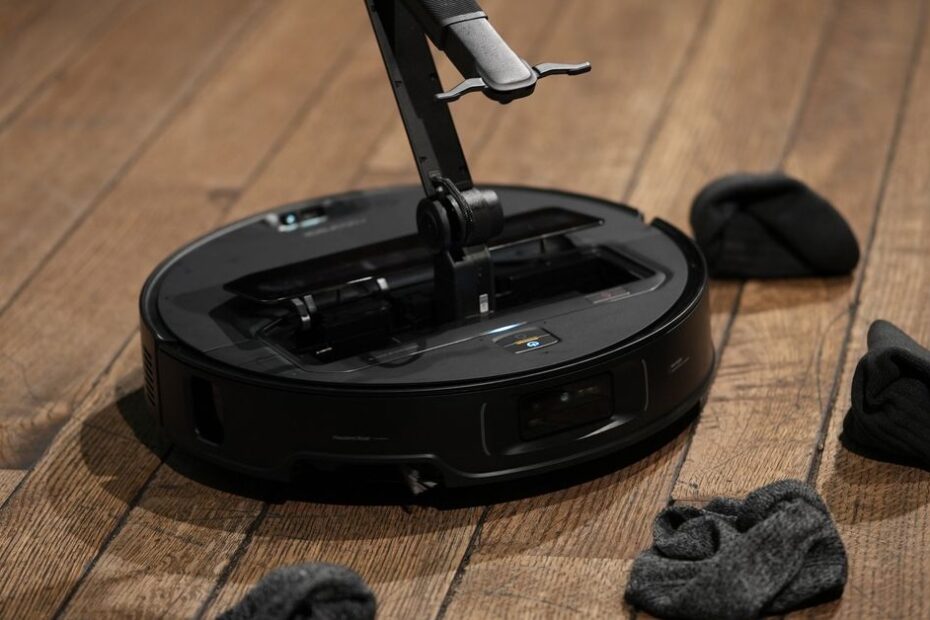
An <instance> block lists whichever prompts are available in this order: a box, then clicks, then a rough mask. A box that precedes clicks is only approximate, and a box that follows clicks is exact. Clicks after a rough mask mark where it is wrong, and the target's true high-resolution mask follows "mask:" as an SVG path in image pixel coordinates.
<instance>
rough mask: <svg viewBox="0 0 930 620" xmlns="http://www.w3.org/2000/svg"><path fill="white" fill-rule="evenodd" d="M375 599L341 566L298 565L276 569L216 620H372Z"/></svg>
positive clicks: (370, 592) (368, 590) (353, 575)
mask: <svg viewBox="0 0 930 620" xmlns="http://www.w3.org/2000/svg"><path fill="white" fill-rule="evenodd" d="M375 609H376V603H375V595H374V594H373V593H372V591H371V590H370V589H369V588H368V586H367V585H365V582H364V581H362V578H361V577H359V576H358V574H356V573H355V572H354V571H352V570H349V569H348V568H346V567H344V566H336V565H334V564H299V565H297V566H284V567H281V568H277V569H275V570H273V571H271V572H270V573H268V574H267V575H265V577H264V578H262V580H261V581H260V582H259V583H258V585H256V586H255V587H254V588H252V589H251V590H250V591H249V593H248V594H246V595H245V597H244V598H243V599H242V600H241V601H239V603H238V604H236V606H235V607H232V608H231V609H228V610H226V611H225V612H223V613H222V614H221V615H220V616H219V620H371V619H372V618H374V617H375Z"/></svg>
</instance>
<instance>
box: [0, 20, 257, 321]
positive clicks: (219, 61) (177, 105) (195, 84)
mask: <svg viewBox="0 0 930 620" xmlns="http://www.w3.org/2000/svg"><path fill="white" fill-rule="evenodd" d="M268 6H270V5H267V4H256V5H254V7H253V8H252V10H250V11H249V12H247V13H245V14H244V15H243V16H242V17H241V19H240V23H239V24H238V25H237V26H236V27H235V28H233V29H232V31H231V32H230V33H229V34H228V35H227V36H226V38H225V40H224V41H222V42H221V43H220V44H218V45H217V46H216V48H215V49H214V50H213V51H212V52H211V53H210V55H209V57H208V60H207V61H206V63H205V65H204V68H203V69H202V71H201V72H200V73H199V74H197V75H196V76H194V77H192V78H190V80H189V84H188V85H187V87H186V88H185V89H184V90H183V91H182V92H181V93H180V94H178V95H177V96H176V97H175V99H174V100H173V101H172V102H171V103H170V104H169V105H168V106H167V107H166V110H165V112H164V114H163V116H162V117H161V118H160V119H159V120H158V121H157V122H156V123H155V126H154V127H152V129H151V130H150V131H149V133H148V134H147V135H145V136H144V137H143V138H142V139H141V140H140V141H139V143H138V145H136V147H135V148H134V149H133V150H132V152H131V153H130V154H129V155H128V157H127V158H126V159H125V160H124V161H123V162H122V164H120V165H119V166H117V168H116V170H115V172H114V173H113V174H112V175H111V176H110V178H108V179H107V180H106V181H105V182H104V183H103V185H101V186H100V188H99V189H98V190H97V191H96V192H95V193H94V194H93V195H92V196H91V197H90V198H89V199H88V201H87V204H86V207H85V208H84V209H83V210H82V211H81V212H80V213H79V214H78V215H77V217H75V219H74V221H73V222H71V223H70V224H69V225H68V227H67V228H66V229H65V230H64V231H62V234H61V236H60V237H59V238H58V239H57V240H56V241H55V243H54V245H53V246H52V247H51V248H49V250H48V251H47V252H46V253H45V254H44V255H43V256H42V257H41V258H40V259H39V260H38V261H36V264H35V265H34V266H33V268H32V269H30V270H29V272H28V273H26V274H25V275H24V277H23V278H22V281H21V282H20V283H19V284H18V285H17V286H16V287H15V288H14V289H13V290H12V291H11V292H10V295H9V297H8V298H7V300H6V302H5V303H2V304H0V316H2V315H3V314H4V313H5V312H6V311H7V310H8V309H9V308H10V307H12V305H13V304H14V303H15V302H16V301H17V300H18V299H19V296H20V295H21V294H22V292H23V291H24V290H25V289H26V288H27V286H28V285H29V283H30V282H31V281H32V279H33V278H34V277H35V276H36V274H37V273H39V272H40V271H41V270H42V269H43V268H44V267H45V266H46V265H47V264H48V263H49V262H50V261H51V260H52V259H53V258H54V257H55V256H56V255H57V253H58V250H59V249H60V248H61V247H62V246H64V244H66V243H67V242H68V240H69V239H70V238H71V237H72V236H73V235H74V233H75V232H76V231H77V230H78V229H79V228H80V227H81V225H82V224H83V223H84V222H85V221H86V220H87V219H88V218H89V217H90V216H91V215H92V214H93V213H95V212H96V210H97V207H98V206H99V205H100V204H102V203H103V201H104V200H106V198H107V196H109V195H110V194H111V193H112V192H113V190H114V189H115V188H116V187H117V186H118V185H119V183H120V182H121V181H122V180H123V179H124V178H125V177H126V175H127V174H128V173H129V172H130V171H131V170H132V168H133V167H134V166H135V165H136V163H137V162H138V161H139V160H140V159H141V158H142V157H143V156H144V155H145V153H146V152H148V150H149V148H150V147H151V146H152V145H153V144H155V142H156V141H157V140H158V138H159V136H161V135H162V132H163V131H164V130H165V129H166V128H167V127H168V126H169V125H170V124H171V123H172V122H173V121H174V120H175V118H177V115H178V114H180V113H181V112H183V111H184V110H185V109H186V108H187V106H188V105H190V103H191V102H192V101H194V99H196V97H197V94H198V93H199V92H200V91H201V89H202V88H203V87H204V86H205V85H206V84H207V83H209V81H210V79H211V78H212V77H214V76H215V75H216V73H217V72H218V71H220V70H221V69H222V68H223V66H225V62H224V61H225V60H226V58H227V57H228V55H229V52H230V51H231V50H232V49H234V48H235V47H236V45H238V44H240V43H242V41H243V40H244V39H245V37H246V36H247V35H248V34H249V33H250V32H252V31H253V30H254V29H255V28H257V27H258V25H259V24H261V23H262V22H264V18H265V17H267V14H268V12H269V11H270V9H268V8H267V7H268ZM262 13H264V15H262Z"/></svg>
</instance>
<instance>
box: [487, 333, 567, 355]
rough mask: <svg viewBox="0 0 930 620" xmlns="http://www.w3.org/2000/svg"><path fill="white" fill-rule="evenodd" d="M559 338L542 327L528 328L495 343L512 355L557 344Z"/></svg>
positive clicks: (503, 337) (498, 339)
mask: <svg viewBox="0 0 930 620" xmlns="http://www.w3.org/2000/svg"><path fill="white" fill-rule="evenodd" d="M558 341H559V339H558V338H556V337H555V336H553V335H552V334H550V333H549V332H547V331H546V330H544V329H542V328H540V327H527V328H524V329H521V330H519V331H516V332H511V333H509V334H507V335H505V336H501V337H500V338H497V339H496V340H495V341H494V342H496V343H497V344H498V345H500V346H501V347H503V348H504V349H506V350H507V351H510V352H511V353H526V352H527V351H535V350H537V349H542V348H543V347H548V346H549V345H553V344H556V343H557V342H558Z"/></svg>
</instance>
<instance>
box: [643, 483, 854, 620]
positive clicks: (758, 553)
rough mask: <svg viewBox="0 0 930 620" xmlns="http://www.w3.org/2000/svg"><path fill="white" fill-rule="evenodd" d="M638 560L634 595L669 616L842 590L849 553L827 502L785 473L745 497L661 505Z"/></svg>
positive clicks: (749, 613)
mask: <svg viewBox="0 0 930 620" xmlns="http://www.w3.org/2000/svg"><path fill="white" fill-rule="evenodd" d="M653 536H654V543H653V546H652V548H650V549H647V550H646V551H644V552H643V553H641V554H640V555H639V557H637V558H636V560H635V561H634V562H633V569H632V572H631V574H630V581H629V583H628V584H627V589H626V599H627V601H628V602H629V603H631V604H632V605H634V606H636V607H639V608H641V609H644V610H646V611H647V612H649V613H651V614H653V615H655V616H658V617H660V618H677V619H692V618H694V619H702V618H707V619H737V618H757V617H759V616H762V615H767V614H777V613H785V612H788V611H791V610H793V609H799V608H801V607H806V606H809V605H813V604H816V603H819V602H823V601H825V600H830V599H832V598H836V597H837V596H839V595H840V594H842V591H843V586H844V584H845V583H846V551H845V549H844V548H843V542H842V540H840V537H839V534H838V533H837V531H836V527H835V526H834V525H833V520H832V518H831V517H830V513H829V511H828V510H827V507H826V505H825V504H824V503H823V500H821V499H820V497H819V496H818V495H817V493H816V492H814V490H813V489H811V488H810V487H809V486H808V485H806V484H804V483H802V482H798V481H796V480H783V481H780V482H775V483H773V484H770V485H767V486H765V487H762V488H761V489H757V490H756V491H753V492H752V493H750V494H749V495H748V496H747V497H746V499H745V500H743V501H739V500H730V499H715V500H713V501H711V502H710V503H709V504H708V505H707V507H706V508H704V509H700V508H694V507H691V506H673V507H671V508H667V509H665V510H663V511H662V512H661V513H659V516H658V517H657V518H656V521H655V525H654V527H653Z"/></svg>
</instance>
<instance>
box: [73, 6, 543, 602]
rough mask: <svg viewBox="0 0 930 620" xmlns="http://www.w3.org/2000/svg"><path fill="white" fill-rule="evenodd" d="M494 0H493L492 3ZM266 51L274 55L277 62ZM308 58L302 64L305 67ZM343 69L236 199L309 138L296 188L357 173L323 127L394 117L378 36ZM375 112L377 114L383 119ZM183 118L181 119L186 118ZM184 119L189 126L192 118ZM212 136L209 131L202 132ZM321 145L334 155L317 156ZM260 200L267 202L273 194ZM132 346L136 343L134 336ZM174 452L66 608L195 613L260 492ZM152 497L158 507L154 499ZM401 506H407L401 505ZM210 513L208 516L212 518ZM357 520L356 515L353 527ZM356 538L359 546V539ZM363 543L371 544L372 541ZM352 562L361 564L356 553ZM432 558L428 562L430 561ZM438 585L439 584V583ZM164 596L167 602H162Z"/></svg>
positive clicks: (271, 183)
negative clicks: (233, 485) (380, 106)
mask: <svg viewBox="0 0 930 620" xmlns="http://www.w3.org/2000/svg"><path fill="white" fill-rule="evenodd" d="M548 5H549V7H550V8H552V7H554V6H555V2H554V1H551V2H549V3H548ZM294 6H295V7H296V6H297V5H294ZM300 6H301V7H303V8H302V9H301V11H302V12H301V13H296V12H295V11H291V13H292V14H291V15H289V16H288V18H287V19H282V20H280V21H281V23H282V24H285V23H288V24H293V26H291V28H292V30H291V33H292V34H293V35H294V36H296V35H297V34H298V33H299V32H302V31H303V32H305V31H306V23H307V22H308V21H309V19H310V12H309V9H310V5H307V4H304V5H300ZM536 6H537V7H538V6H539V4H538V3H537V4H536ZM490 8H491V9H493V8H494V7H493V3H492V5H491V6H490ZM516 8H517V7H515V6H514V7H513V9H511V8H510V7H508V10H507V11H502V12H501V14H500V15H498V16H497V19H498V20H501V19H502V21H504V22H505V23H506V21H507V16H508V15H509V16H511V18H512V20H513V21H515V20H516V19H517V18H518V17H522V15H524V14H525V8H526V7H525V6H523V7H519V8H520V12H519V13H518V11H517V10H515V9H516ZM537 10H538V8H537ZM352 18H353V19H356V18H358V19H359V23H362V20H364V19H365V17H364V12H362V11H357V12H354V13H353V17H352ZM334 32H336V31H334ZM285 34H286V33H280V32H277V33H274V32H262V33H261V37H262V38H263V39H266V40H268V41H269V42H277V45H278V46H280V43H281V39H282V38H284V39H285V40H286V39H287V36H285ZM523 34H524V37H526V36H535V35H536V34H537V33H536V32H534V31H533V30H532V29H531V30H529V31H528V32H525V33H523ZM304 40H308V41H309V40H310V39H306V38H305V37H304ZM270 44H271V43H269V45H270ZM253 53H254V52H253ZM279 53H280V54H282V55H285V54H286V55H288V56H291V57H293V58H294V59H295V61H296V62H303V60H304V58H305V56H306V54H308V53H309V50H303V51H302V53H301V52H299V51H295V50H293V49H290V50H287V49H286V50H283V51H282V52H279ZM270 60H271V59H269V64H274V63H271V62H270ZM273 60H275V62H279V61H280V59H278V58H274V59H273ZM231 64H232V63H231ZM256 64H257V63H256ZM303 68H304V69H306V67H303ZM259 69H263V70H264V71H265V72H267V70H268V67H263V66H261V65H260V64H258V66H257V67H256V69H255V70H256V71H258V70H259ZM340 69H341V70H342V71H341V73H340V75H339V76H337V77H336V78H335V79H334V80H333V81H332V83H331V84H330V85H329V87H328V88H329V89H330V90H329V91H328V92H330V91H331V92H332V93H333V94H334V95H336V96H333V97H329V96H327V97H326V98H324V99H320V100H319V101H318V102H315V105H314V106H312V108H311V109H309V110H307V111H306V113H305V114H302V122H300V123H299V124H297V126H296V127H292V129H293V130H294V131H293V134H291V133H289V135H288V137H289V139H290V140H291V142H302V141H303V142H304V144H305V145H304V146H303V147H302V148H299V149H296V150H294V149H287V148H285V150H284V151H283V152H282V153H280V154H279V155H278V156H277V157H275V158H274V161H273V162H272V163H271V164H270V165H269V167H268V169H267V170H265V171H263V172H262V173H261V174H260V175H259V176H258V183H257V185H256V187H257V191H256V192H248V193H247V194H246V196H245V197H244V200H243V201H240V202H246V203H248V201H250V200H257V201H260V200H261V196H262V193H263V192H264V191H266V190H264V189H262V188H263V187H266V188H267V187H272V188H279V187H282V186H284V187H286V186H287V183H286V182H287V181H288V180H289V176H288V175H291V174H295V170H296V173H298V174H299V172H300V171H305V170H307V169H308V160H307V158H306V157H305V155H306V154H307V151H306V148H307V146H306V145H307V144H309V145H310V146H311V147H312V148H313V149H314V152H316V153H317V154H318V157H317V158H316V159H315V160H314V158H313V157H311V158H310V164H311V165H310V168H309V169H310V170H314V169H317V170H319V173H318V174H317V176H316V177H313V176H312V175H311V177H310V179H307V178H306V177H304V178H303V179H302V182H301V183H300V184H299V185H297V186H296V187H291V188H290V190H291V191H294V190H297V191H299V190H300V188H302V187H307V186H306V184H307V183H308V182H310V183H311V184H310V186H309V187H307V189H308V190H313V191H316V192H323V191H332V190H335V189H338V187H335V186H330V187H329V188H328V189H320V188H319V187H317V186H316V184H313V183H312V181H313V179H314V178H316V179H318V181H317V183H318V184H325V183H327V182H329V183H338V182H339V179H343V181H342V182H348V180H349V179H350V178H351V176H352V175H357V172H358V168H360V166H359V165H358V161H359V160H364V154H365V153H366V152H367V151H368V150H370V146H367V145H366V144H365V143H364V142H363V141H361V140H359V142H360V143H361V144H360V146H359V147H358V150H357V151H356V150H353V149H346V148H340V141H339V140H338V137H337V139H336V140H335V141H333V142H332V143H326V142H324V141H321V140H320V139H319V136H321V135H323V134H324V133H325V130H326V129H327V128H328V127H329V126H330V125H331V124H332V119H333V118H334V117H339V118H343V119H344V120H349V121H351V120H353V119H354V120H357V121H358V122H355V123H352V122H350V123H349V125H348V126H347V127H351V129H352V131H353V133H354V135H355V136H357V137H358V136H360V135H361V132H362V127H361V126H360V125H359V123H361V122H364V121H365V119H373V120H372V121H371V122H370V123H369V124H368V125H366V126H367V127H370V128H371V139H372V140H374V139H376V138H378V137H379V136H380V135H381V134H382V133H383V131H382V130H383V127H382V125H384V124H386V123H387V122H388V119H391V120H393V117H394V112H393V110H390V109H388V110H385V111H384V113H383V114H372V113H371V109H370V104H369V102H370V97H371V96H372V93H371V91H372V89H373V88H374V89H375V90H378V89H382V90H384V92H383V93H381V94H382V95H383V96H384V97H385V98H387V97H390V92H389V91H388V89H387V87H386V84H385V80H384V76H383V68H382V67H381V66H380V65H379V63H378V57H377V51H376V49H375V47H374V45H373V42H372V44H371V45H364V46H361V47H360V48H359V50H358V51H357V52H355V53H353V54H352V60H350V61H349V62H348V63H345V66H344V67H340ZM294 70H295V69H294V68H293V67H279V68H278V71H279V73H277V74H276V75H273V76H272V77H271V78H269V79H281V77H282V76H283V75H285V74H286V73H287V72H288V71H294ZM376 84H377V87H376V86H375V85H376ZM305 86H306V85H305ZM207 111H208V110H207ZM377 119H380V122H378V120H377ZM179 124H182V125H183V124H184V123H179ZM186 129H189V127H188V128H186ZM172 132H173V128H172V131H169V134H171V133H172ZM178 134H179V135H185V130H182V129H178ZM217 137H219V136H215V137H212V138H210V140H209V141H213V142H215V141H216V138H217ZM206 141H208V140H206V139H205V142H206ZM328 146H331V148H327V147H328ZM319 155H322V156H323V157H328V158H331V159H329V160H321V158H320V157H319ZM332 158H334V159H332ZM340 158H341V159H340ZM408 159H409V155H408ZM143 163H144V162H143ZM327 163H328V164H329V165H327ZM347 164H354V165H347ZM140 167H141V164H140ZM327 171H328V173H327ZM333 171H345V172H344V173H343V174H344V176H342V177H340V176H339V174H334V173H333ZM194 174H197V173H196V172H195V173H194ZM281 175H284V176H283V177H282V176H281ZM165 176H166V178H171V176H172V175H171V174H169V173H167V172H166V173H165ZM131 178H132V177H130V179H128V180H127V182H129V181H130V180H131ZM237 195H238V192H229V196H228V198H229V201H230V202H236V196H237ZM264 198H265V199H267V198H269V196H268V195H267V194H265V195H264ZM277 198H278V199H279V200H281V199H283V198H282V197H280V196H279V197H277ZM238 204H239V203H237V205H238ZM252 204H255V203H252ZM263 206H268V203H266V204H264V205H263ZM237 216H238V214H237V213H236V212H235V210H233V212H232V213H229V214H228V215H227V216H226V217H230V218H234V217H237ZM130 348H131V349H132V350H134V349H135V343H134V342H133V343H132V345H131V346H130ZM178 460H181V462H183V459H182V458H181V457H178V456H175V455H173V456H172V457H171V459H170V460H169V463H168V467H161V468H159V469H158V471H157V473H156V474H155V476H154V478H153V480H152V482H151V483H149V484H148V486H146V488H145V489H144V490H142V489H141V485H140V492H141V495H140V496H139V498H138V505H137V506H136V507H135V508H134V509H133V510H132V511H131V512H130V513H129V514H128V515H127V516H126V520H125V523H124V524H123V525H121V526H120V528H119V530H118V531H116V532H115V533H114V536H113V538H112V540H110V541H108V542H107V543H106V546H105V548H104V549H103V552H102V555H101V556H100V557H99V559H96V560H95V561H94V564H93V567H92V568H91V570H90V571H89V572H88V573H87V575H86V578H84V579H83V580H82V581H81V582H80V586H79V588H78V590H77V591H76V593H75V595H74V597H73V599H71V600H70V601H69V604H68V606H67V609H66V613H67V614H68V615H70V614H75V615H77V616H81V615H83V614H86V613H88V612H89V611H90V610H92V609H96V610H99V611H104V612H107V613H113V614H117V615H119V614H121V613H126V612H127V611H128V610H129V609H136V610H138V611H139V612H142V613H146V612H148V611H150V612H151V613H156V612H157V613H164V612H166V611H167V612H168V613H169V614H170V615H175V616H178V617H185V616H188V615H192V614H194V613H195V612H196V611H197V608H198V605H199V604H200V603H201V602H202V601H203V600H205V599H206V595H207V594H208V593H209V591H210V588H211V587H212V585H213V583H214V582H215V580H216V578H217V577H218V575H219V574H220V572H221V571H222V570H223V568H224V564H225V562H226V561H228V560H229V559H230V557H231V556H232V552H233V551H234V550H235V548H236V545H237V544H238V543H239V542H240V541H241V540H242V538H243V536H244V535H245V532H246V530H247V528H248V526H249V524H250V523H251V521H252V519H254V517H255V516H256V515H257V514H258V512H259V510H260V508H261V505H262V503H261V502H260V501H259V500H257V499H246V498H243V497H239V496H236V495H232V494H230V493H225V492H210V491H208V488H207V487H205V486H203V485H202V484H201V483H198V482H195V481H193V480H191V479H189V478H188V477H186V476H185V475H182V474H179V473H177V472H176V471H175V465H174V464H173V461H178ZM188 473H190V472H188ZM216 482H217V481H216V480H214V481H213V483H214V484H216ZM240 492H241V490H240ZM201 496H202V505H200V506H198V507H196V508H192V506H191V500H192V498H194V497H201ZM224 505H234V506H235V510H234V511H233V513H232V514H231V515H230V516H229V518H224V517H222V516H217V514H216V513H217V511H219V512H220V513H221V514H225V513H223V506H224ZM296 505H297V506H298V507H299V506H301V505H302V504H300V503H297V504H296ZM153 506H155V507H157V508H152V507H153ZM352 512H353V511H352V510H351V509H349V510H346V509H340V511H339V514H338V515H336V516H334V517H333V519H334V520H342V519H344V518H345V519H346V520H348V521H351V517H352V514H351V513H352ZM433 512H435V511H433ZM399 514H403V515H406V513H403V511H401V513H399ZM337 517H338V518H337ZM270 518H271V519H274V518H275V515H271V517H270ZM450 518H451V517H449V516H447V515H440V516H437V517H435V518H428V517H425V516H424V517H423V518H410V517H404V518H403V519H402V521H403V523H406V524H407V525H405V526H404V527H411V524H412V526H413V527H414V528H415V529H417V528H423V527H427V526H429V525H431V524H432V522H433V521H435V522H436V523H435V526H436V528H438V529H439V530H440V531H443V530H445V529H448V528H447V526H446V524H445V522H446V521H448V520H449V519H450ZM456 518H457V517H456ZM398 519H399V517H398V518H395V521H398ZM471 521H473V519H472V520H471ZM204 522H207V524H206V526H205V523H204ZM357 526H358V525H357V524H356V525H355V526H353V527H357ZM388 538H390V537H388ZM457 539H462V540H466V541H467V537H461V536H459V537H456V540H457ZM434 542H435V541H434V538H430V537H428V536H424V537H423V540H422V541H421V543H420V544H421V545H422V547H421V552H420V553H416V554H412V557H415V558H420V557H427V556H429V555H430V554H429V553H426V552H424V551H423V549H426V548H429V549H432V548H433V547H435V545H434V544H433V543H434ZM354 544H355V545H356V546H357V545H358V544H360V543H354ZM361 544H366V545H367V543H361ZM463 544H464V543H463ZM346 547H347V549H348V551H347V552H348V553H359V552H360V550H358V549H357V550H356V551H352V549H351V547H352V543H347V544H346ZM151 548H162V549H170V553H169V555H168V559H165V556H164V555H162V554H160V553H147V550H148V549H151ZM305 550H306V549H305ZM400 551H402V550H401V549H398V548H397V547H388V548H385V550H384V553H383V554H381V555H377V554H374V555H371V556H370V557H369V562H370V565H371V566H377V565H378V563H379V562H380V563H381V564H382V565H383V568H384V569H385V570H386V569H387V568H388V567H389V566H393V558H394V556H395V555H396V554H397V553H398V552H400ZM205 552H206V557H205ZM461 552H462V549H457V548H453V549H451V550H450V555H449V557H450V558H451V562H453V563H454V562H456V561H457V559H458V557H460V555H461ZM429 562H436V559H435V558H433V559H431V560H430V561H429ZM447 563H448V562H447ZM355 564H358V561H356V562H355ZM428 567H429V563H427V568H428ZM127 571H129V572H130V576H127V575H125V574H124V573H126V572H127ZM117 575H122V577H121V578H119V579H117V577H116V576H117ZM115 582H118V583H119V587H118V588H116V587H113V585H114V583H115ZM428 583H429V580H428V579H427V578H425V577H424V578H422V579H418V580H417V581H416V582H415V585H416V586H417V587H420V586H423V585H425V584H428ZM246 585H249V584H246ZM439 585H440V586H441V584H439ZM139 592H144V593H145V594H144V596H143V597H142V598H141V600H135V601H133V596H134V595H136V594H138V593H139ZM440 594H441V592H440ZM389 598H390V597H389ZM393 598H394V600H397V601H403V600H405V599H406V598H408V597H404V596H396V597H393ZM437 598H438V597H437ZM166 605H167V606H168V607H167V608H165V607H164V606H166Z"/></svg>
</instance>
